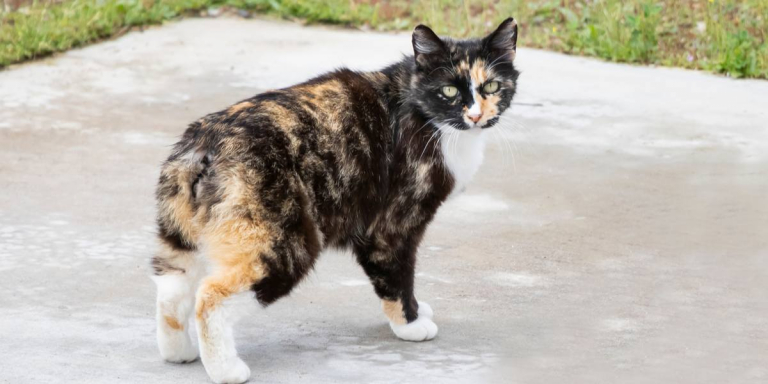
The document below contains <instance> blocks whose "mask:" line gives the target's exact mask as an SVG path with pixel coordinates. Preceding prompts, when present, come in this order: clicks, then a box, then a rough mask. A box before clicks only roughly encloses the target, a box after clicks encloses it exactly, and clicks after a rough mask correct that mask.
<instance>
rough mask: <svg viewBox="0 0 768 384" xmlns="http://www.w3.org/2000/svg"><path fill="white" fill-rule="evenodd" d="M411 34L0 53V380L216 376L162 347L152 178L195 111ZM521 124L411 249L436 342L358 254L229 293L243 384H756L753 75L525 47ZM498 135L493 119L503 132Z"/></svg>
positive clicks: (396, 53) (759, 338) (762, 303)
mask: <svg viewBox="0 0 768 384" xmlns="http://www.w3.org/2000/svg"><path fill="white" fill-rule="evenodd" d="M409 41H410V38H409V37H408V35H402V34H401V35H384V34H374V33H362V32H352V31H342V30H333V29H327V28H304V27H301V26H298V25H294V24H288V23H281V22H273V21H264V20H240V19H228V18H220V19H189V20H184V21H181V22H177V23H170V24H168V25H166V26H164V27H162V28H155V29H150V30H148V31H146V32H143V33H130V34H128V35H126V36H123V37H121V38H119V39H117V40H114V41H108V42H104V43H101V44H97V45H93V46H90V47H87V48H84V49H79V50H74V51H70V52H68V53H66V54H63V55H59V56H56V57H54V58H51V59H47V60H43V61H38V62H35V63H30V64H25V65H20V66H16V67H13V68H11V69H9V70H6V71H3V72H0V288H2V291H0V305H1V306H2V310H0V340H1V342H0V361H2V369H0V382H13V383H26V382H57V383H102V382H110V383H111V382H126V383H137V382H153V383H179V382H200V383H205V382H207V380H208V379H207V376H206V374H205V371H204V369H203V367H202V365H201V364H200V363H199V362H196V363H193V364H190V365H183V366H180V365H172V364H165V363H163V362H162V361H161V360H160V358H159V355H158V353H157V351H156V348H155V338H154V319H153V316H154V315H153V312H154V308H153V307H154V286H153V284H152V282H151V281H150V280H149V278H148V277H147V276H148V267H147V260H148V258H149V256H150V254H151V253H152V251H153V248H154V244H153V236H152V233H153V230H154V229H153V213H154V207H153V198H152V193H153V188H154V183H155V180H156V176H157V172H158V165H159V163H160V162H161V161H162V159H163V158H164V157H165V156H166V155H167V153H168V151H169V145H170V144H172V143H173V142H174V140H175V138H176V137H177V136H178V135H180V134H181V132H182V131H183V129H184V127H185V125H186V124H187V123H189V122H191V121H192V120H194V119H195V118H197V117H199V116H201V115H203V114H205V113H208V112H213V111H216V110H218V109H220V108H223V107H225V106H227V105H229V104H231V103H233V102H236V101H238V100H240V99H242V98H245V97H247V96H250V95H252V94H255V93H257V92H261V91H263V90H266V89H269V88H274V87H282V86H287V85H290V84H292V83H296V82H298V81H301V80H304V79H306V78H308V77H310V76H312V75H314V74H317V73H320V72H323V71H326V70H329V69H332V68H335V67H338V66H341V65H347V66H350V67H352V68H355V69H375V68H379V67H381V66H383V65H385V64H387V63H389V62H392V61H394V60H397V59H398V58H399V57H400V54H401V52H408V51H409V50H410V47H409ZM518 65H519V67H520V68H521V69H522V71H523V74H522V76H521V80H520V94H519V95H520V96H519V98H518V99H517V103H516V104H515V105H514V107H513V108H512V110H511V112H510V116H512V117H514V123H512V124H511V125H509V126H508V129H507V130H506V131H505V132H501V131H499V132H497V135H496V136H494V137H495V138H496V140H494V141H493V143H492V144H491V146H490V148H489V152H488V154H487V158H486V163H485V165H484V166H483V168H482V170H481V172H480V174H479V175H478V177H477V179H476V182H475V183H474V184H473V185H472V186H471V187H470V188H469V189H468V190H467V191H466V193H465V194H464V195H462V196H460V197H459V198H458V199H456V200H455V201H453V202H451V203H449V204H447V205H446V206H445V207H444V208H443V209H442V211H441V212H440V214H439V216H438V218H437V220H436V221H435V223H434V224H433V225H432V227H431V228H430V230H429V232H428V235H427V236H426V239H425V241H424V243H423V245H422V247H421V248H420V260H419V268H418V278H417V294H418V297H419V299H421V300H424V301H427V302H429V303H430V304H431V305H432V307H433V308H434V310H435V321H436V322H437V324H438V325H439V326H440V334H439V335H438V337H437V339H435V340H434V341H432V342H427V343H406V342H400V341H398V340H396V339H395V338H394V336H393V335H392V334H391V332H390V330H389V328H388V326H387V324H386V322H385V319H384V317H383V315H382V314H381V311H380V308H379V302H378V300H377V299H376V297H375V295H374V293H373V290H372V289H371V287H370V285H369V284H368V283H367V281H366V278H365V276H364V274H363V273H362V271H361V270H360V268H359V267H358V266H357V265H356V264H355V262H354V261H353V259H352V257H350V256H349V255H346V254H339V253H329V254H326V255H324V256H323V257H322V258H321V261H320V263H319V265H318V268H317V270H316V272H315V273H314V274H313V275H312V276H311V277H310V278H309V279H308V281H306V282H305V283H304V284H303V285H302V286H301V287H300V288H299V289H298V290H296V291H295V292H294V294H293V295H292V296H291V297H289V298H286V299H284V300H282V301H280V302H278V303H277V304H275V305H274V306H272V307H269V308H268V309H266V310H263V309H261V308H259V306H258V305H257V304H256V303H255V302H251V300H250V299H247V300H245V301H244V302H243V303H242V305H240V306H239V310H240V311H241V316H242V317H243V319H242V320H241V321H240V322H239V325H238V327H237V328H236V338H237V342H238V344H239V350H240V352H241V355H242V357H243V359H244V360H245V361H246V362H247V363H248V364H249V365H250V367H251V369H252V371H253V376H252V379H251V382H254V383H261V382H264V383H313V384H315V383H339V382H349V383H361V382H366V383H395V382H398V383H399V382H414V383H479V382H488V383H549V382H570V383H596V382H620V383H657V382H675V383H725V382H733V383H764V382H766V381H768V365H766V361H768V330H767V328H768V318H767V316H768V300H766V292H768V200H766V196H767V195H768V108H766V100H768V82H761V81H735V80H731V79H727V78H721V77H715V76H711V75H707V74H702V73H696V72H689V71H682V70H675V69H655V68H642V67H633V66H626V65H616V64H609V63H603V62H599V61H595V60H590V59H584V58H578V57H567V56H563V55H559V54H554V53H548V52H541V51H536V50H531V49H525V48H521V49H520V51H519V52H518ZM502 133H503V135H502Z"/></svg>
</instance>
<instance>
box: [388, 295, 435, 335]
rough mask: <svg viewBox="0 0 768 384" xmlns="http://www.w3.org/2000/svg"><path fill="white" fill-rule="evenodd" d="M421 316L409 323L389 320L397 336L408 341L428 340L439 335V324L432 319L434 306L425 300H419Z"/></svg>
mask: <svg viewBox="0 0 768 384" xmlns="http://www.w3.org/2000/svg"><path fill="white" fill-rule="evenodd" d="M418 313H419V317H418V318H417V319H416V320H414V321H413V322H410V323H407V324H395V323H393V322H391V321H390V322H389V327H390V328H392V332H394V333H395V336H397V337H398V338H400V339H402V340H406V341H426V340H432V339H434V338H435V336H437V324H435V323H434V322H433V321H432V315H433V312H432V307H430V306H429V304H427V303H424V302H421V301H420V302H419V312H418Z"/></svg>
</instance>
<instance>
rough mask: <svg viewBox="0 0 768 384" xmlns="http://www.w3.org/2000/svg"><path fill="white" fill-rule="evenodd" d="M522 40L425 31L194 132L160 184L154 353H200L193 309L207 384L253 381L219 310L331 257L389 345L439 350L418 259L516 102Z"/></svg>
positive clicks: (268, 293)
mask: <svg viewBox="0 0 768 384" xmlns="http://www.w3.org/2000/svg"><path fill="white" fill-rule="evenodd" d="M516 39H517V26H516V24H515V22H514V20H512V19H511V18H510V19H508V20H506V21H504V22H503V23H502V24H501V25H500V26H499V28H498V29H497V30H496V31H494V32H493V33H492V34H490V35H489V36H487V37H486V38H484V39H477V40H461V41H459V40H451V39H448V38H440V37H438V36H436V35H435V34H434V33H433V32H432V31H431V30H430V29H429V28H427V27H425V26H419V27H417V28H416V29H415V30H414V33H413V47H414V55H413V56H409V57H406V58H405V59H404V60H403V61H401V62H399V63H397V64H394V65H392V66H389V67H387V68H385V69H383V70H381V71H378V72H355V71H351V70H348V69H340V70H337V71H334V72H331V73H328V74H325V75H323V76H320V77H317V78H315V79H312V80H309V81H307V82H305V83H302V84H298V85H295V86H292V87H289V88H285V89H280V90H274V91H269V92H266V93H262V94H259V95H256V96H254V97H252V98H250V99H247V100H244V101H241V102H239V103H237V104H235V105H233V106H232V107H230V108H228V109H226V110H224V111H221V112H217V113H213V114H210V115H208V116H205V117H203V118H202V119H200V120H198V121H196V122H194V123H193V124H191V125H190V126H189V128H188V129H187V130H186V132H185V133H184V135H183V137H182V138H181V140H180V141H179V142H178V143H177V144H176V146H175V148H174V150H173V153H172V154H171V156H170V157H169V158H168V160H167V161H166V162H165V163H164V164H163V167H162V170H161V174H160V180H159V183H158V188H157V201H158V220H157V221H158V233H159V239H160V243H161V248H160V252H159V253H158V254H157V255H156V256H155V257H154V258H153V261H152V266H153V268H154V273H155V275H156V276H155V278H154V279H155V281H156V282H157V286H158V301H157V311H158V312H157V313H158V315H157V321H158V344H159V346H160V351H161V355H162V356H163V357H164V358H165V359H166V360H168V361H172V362H186V361H190V360H193V359H194V358H195V357H196V356H197V353H196V351H194V350H192V348H191V345H192V344H191V341H190V339H189V335H188V333H187V332H189V316H190V315H191V313H192V309H193V305H192V303H193V302H194V313H195V316H196V324H197V335H198V339H199V348H200V357H201V359H202V361H203V364H204V365H205V368H206V371H207V372H208V374H209V375H210V377H211V379H212V380H213V381H215V382H219V383H229V382H243V381H245V380H247V378H248V377H249V375H250V370H249V369H248V366H247V365H245V363H243V362H242V360H240V359H239V358H238V357H237V351H236V349H235V345H234V340H233V338H232V329H231V326H230V325H229V322H228V320H227V316H226V312H225V310H224V308H223V304H224V302H225V301H227V300H228V299H229V298H230V297H231V296H233V295H235V294H238V293H241V292H245V291H248V290H252V291H253V292H254V293H255V296H256V299H257V300H258V301H259V302H260V303H262V304H263V305H268V304H270V303H272V302H274V301H275V300H277V299H279V298H280V297H282V296H285V295H287V294H288V293H289V292H290V291H291V289H292V288H293V287H294V286H295V285H296V284H297V283H298V282H299V281H301V279H302V278H303V277H304V276H306V274H307V273H308V272H309V271H310V270H311V269H312V266H313V265H314V263H315V260H316V259H317V257H318V255H319V253H320V252H321V251H322V250H323V249H325V248H328V247H345V248H351V249H352V250H353V251H354V253H355V255H356V257H357V261H358V262H359V263H360V265H361V266H362V267H363V269H364V271H365V273H366V274H367V275H368V276H369V277H370V280H371V283H372V284H373V287H374V290H375V292H376V294H377V295H378V296H379V297H380V298H381V300H382V307H383V309H384V312H385V314H386V316H387V318H388V319H389V321H390V326H391V327H392V330H393V332H394V333H395V335H397V336H398V337H400V338H401V339H404V340H412V341H422V340H429V339H432V338H434V337H435V335H436V334H437V326H436V325H435V323H434V322H432V320H431V318H432V309H431V308H430V307H429V306H428V305H427V304H425V303H419V302H417V301H416V298H415V296H414V292H413V286H414V268H415V263H416V249H417V247H418V245H419V242H420V241H421V238H422V236H423V234H424V231H425V230H426V228H427V225H428V224H429V222H430V221H431V220H432V218H433V217H434V215H435V212H436V211H437V209H438V207H439V206H440V205H441V204H442V202H443V201H444V200H445V199H446V198H448V196H449V195H450V194H452V193H454V192H455V191H459V190H461V189H463V188H464V186H465V185H466V184H467V183H468V182H469V181H470V180H471V178H472V176H473V175H474V173H475V172H476V171H477V169H478V168H479V166H480V164H481V163H482V158H483V149H484V146H485V140H486V138H485V130H487V129H492V127H493V126H494V125H495V124H496V123H497V122H498V121H499V116H500V115H501V114H502V113H503V112H504V111H505V110H506V109H507V108H508V107H509V105H510V103H511V102H512V98H513V96H514V94H515V91H516V84H517V83H516V81H517V77H518V72H517V71H516V70H515V68H514V65H513V59H514V56H515V52H516ZM202 265H206V266H210V267H209V268H203V267H202Z"/></svg>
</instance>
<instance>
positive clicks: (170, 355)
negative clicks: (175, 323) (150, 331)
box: [157, 330, 198, 363]
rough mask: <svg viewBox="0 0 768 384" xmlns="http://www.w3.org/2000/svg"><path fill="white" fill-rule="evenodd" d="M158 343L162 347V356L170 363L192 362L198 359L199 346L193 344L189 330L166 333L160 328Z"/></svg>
mask: <svg viewBox="0 0 768 384" xmlns="http://www.w3.org/2000/svg"><path fill="white" fill-rule="evenodd" d="M157 344H158V347H159V348H160V356H162V357H163V359H164V360H165V361H167V362H169V363H191V362H193V361H195V360H197V356H198V352H197V348H195V347H194V346H193V345H192V341H191V340H190V338H189V335H188V334H187V332H184V331H181V332H179V331H173V333H168V334H165V333H164V332H163V331H162V330H160V331H159V333H158V337H157Z"/></svg>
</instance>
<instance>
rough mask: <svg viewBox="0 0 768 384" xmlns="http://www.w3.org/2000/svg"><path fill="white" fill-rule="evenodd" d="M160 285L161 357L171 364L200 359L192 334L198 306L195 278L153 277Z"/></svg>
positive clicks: (159, 328) (159, 330)
mask: <svg viewBox="0 0 768 384" xmlns="http://www.w3.org/2000/svg"><path fill="white" fill-rule="evenodd" d="M152 280H154V282H155V284H156V285H157V315H156V316H157V346H158V348H159V349H160V356H162V357H163V359H165V361H168V362H171V363H188V362H191V361H194V360H196V359H197V348H195V346H194V345H192V340H191V338H190V334H189V331H190V330H189V316H190V314H191V313H192V308H193V305H194V296H193V295H194V292H195V287H194V285H195V282H194V278H190V276H188V275H186V274H168V275H162V276H153V277H152Z"/></svg>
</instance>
